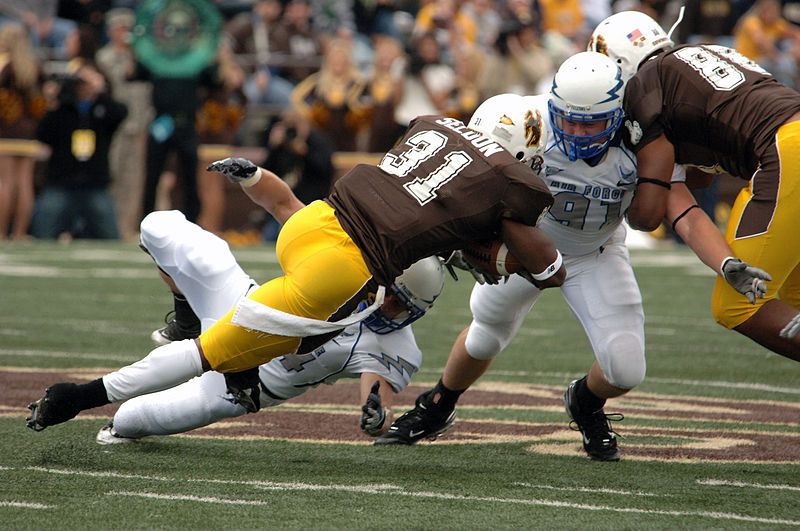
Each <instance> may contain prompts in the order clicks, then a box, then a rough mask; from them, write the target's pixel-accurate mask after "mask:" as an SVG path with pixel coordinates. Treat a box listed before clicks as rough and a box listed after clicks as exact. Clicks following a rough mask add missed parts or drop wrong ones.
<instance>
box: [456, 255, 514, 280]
mask: <svg viewBox="0 0 800 531" xmlns="http://www.w3.org/2000/svg"><path fill="white" fill-rule="evenodd" d="M444 265H445V267H447V270H448V271H449V272H450V276H451V277H453V280H458V276H456V272H455V271H454V270H453V268H454V267H457V268H459V269H463V270H464V271H467V272H469V274H470V275H472V277H473V278H474V279H475V281H476V282H477V283H478V284H499V283H500V279H501V278H503V277H500V276H497V275H492V274H490V273H484V272H483V271H481V270H479V269H477V268H476V267H475V266H473V265H472V264H470V263H469V262H468V261H467V259H466V258H464V255H463V254H462V252H461V251H453V252H452V253H450V256H448V257H447V260H445V261H444Z"/></svg>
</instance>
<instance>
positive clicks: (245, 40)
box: [225, 0, 294, 110]
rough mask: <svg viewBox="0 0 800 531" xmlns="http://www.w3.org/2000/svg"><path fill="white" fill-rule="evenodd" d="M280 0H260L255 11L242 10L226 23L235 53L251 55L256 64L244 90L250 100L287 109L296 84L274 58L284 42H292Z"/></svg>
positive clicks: (228, 37)
mask: <svg viewBox="0 0 800 531" xmlns="http://www.w3.org/2000/svg"><path fill="white" fill-rule="evenodd" d="M282 13H283V5H282V4H281V2H280V0H258V1H257V2H256V3H255V4H254V5H253V11H252V12H245V13H240V14H239V15H237V16H236V17H234V18H233V19H232V20H231V21H230V22H228V24H226V25H225V34H226V38H227V40H228V41H229V43H230V46H231V48H232V51H233V53H234V55H247V56H249V58H250V60H251V61H253V62H254V68H253V69H252V70H251V74H250V75H249V76H248V78H247V80H246V81H245V83H244V87H243V91H244V94H245V96H247V100H248V101H249V102H250V103H255V104H260V105H270V106H274V107H276V108H278V109H281V110H282V109H286V108H288V107H289V105H290V101H289V96H290V95H291V93H292V89H294V84H293V83H292V82H290V81H289V80H287V79H286V78H284V77H281V69H280V68H278V67H277V66H273V65H272V64H271V61H272V60H273V58H274V54H275V52H276V51H278V50H280V48H281V43H288V42H289V37H290V36H289V35H286V26H284V25H281V23H280V20H281V14H282Z"/></svg>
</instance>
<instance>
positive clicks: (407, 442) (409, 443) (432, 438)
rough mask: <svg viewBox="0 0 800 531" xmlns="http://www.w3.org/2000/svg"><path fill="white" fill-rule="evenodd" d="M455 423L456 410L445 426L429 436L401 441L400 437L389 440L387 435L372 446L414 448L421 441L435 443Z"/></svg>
mask: <svg viewBox="0 0 800 531" xmlns="http://www.w3.org/2000/svg"><path fill="white" fill-rule="evenodd" d="M455 423H456V412H455V410H453V412H452V413H451V414H450V416H449V417H447V420H446V421H445V422H444V426H442V427H441V428H439V429H438V430H436V431H434V432H433V433H429V434H428V435H422V436H421V437H415V438H413V439H401V438H400V437H392V438H389V437H386V435H384V436H383V437H380V438H378V439H375V442H374V443H372V444H375V445H384V444H402V445H405V446H412V445H414V444H416V443H418V442H419V441H421V440H422V439H427V440H429V441H431V442H433V441H435V440H436V439H438V438H439V436H440V435H441V434H443V433H444V432H446V431H447V430H449V429H450V428H452V427H453V424H455ZM387 435H388V433H387Z"/></svg>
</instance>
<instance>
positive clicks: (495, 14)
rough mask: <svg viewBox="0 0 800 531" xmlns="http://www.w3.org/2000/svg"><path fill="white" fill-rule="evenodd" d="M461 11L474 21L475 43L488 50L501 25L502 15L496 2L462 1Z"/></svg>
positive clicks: (495, 38) (494, 40) (495, 39)
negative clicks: (475, 30)
mask: <svg viewBox="0 0 800 531" xmlns="http://www.w3.org/2000/svg"><path fill="white" fill-rule="evenodd" d="M461 12H462V13H464V14H465V15H467V16H469V17H470V18H471V19H472V20H473V21H474V22H475V27H476V28H477V31H478V33H477V36H476V43H477V44H478V45H479V46H480V47H481V48H482V49H483V50H484V51H485V52H489V51H490V50H491V49H492V47H493V46H494V43H495V42H496V41H497V37H498V36H499V35H500V30H501V29H502V27H503V17H502V16H501V15H500V11H499V8H498V6H496V3H495V2H493V1H492V0H468V1H467V2H464V4H463V6H462V9H461Z"/></svg>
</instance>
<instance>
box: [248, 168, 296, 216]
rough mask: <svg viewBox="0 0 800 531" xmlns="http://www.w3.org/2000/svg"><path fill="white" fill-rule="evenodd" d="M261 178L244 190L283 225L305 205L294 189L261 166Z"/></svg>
mask: <svg viewBox="0 0 800 531" xmlns="http://www.w3.org/2000/svg"><path fill="white" fill-rule="evenodd" d="M259 170H260V171H261V178H260V179H259V180H258V182H256V183H255V184H253V185H252V186H242V190H244V192H245V193H246V194H247V196H248V197H249V198H250V199H251V200H252V201H253V202H254V203H255V204H257V205H259V206H260V207H262V208H263V209H264V210H266V211H267V212H269V213H270V214H271V215H272V217H274V218H275V219H276V220H277V221H278V223H280V224H281V225H282V224H283V223H285V222H286V220H287V219H289V217H291V215H292V214H294V213H295V212H297V211H298V210H300V209H301V208H303V207H304V206H305V205H304V204H303V203H302V202H301V201H300V200H299V199H297V196H295V195H294V192H292V189H291V188H289V185H288V184H286V183H285V182H284V181H283V180H282V179H281V178H280V177H278V176H277V175H275V174H274V173H273V172H271V171H269V170H267V169H264V168H259Z"/></svg>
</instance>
